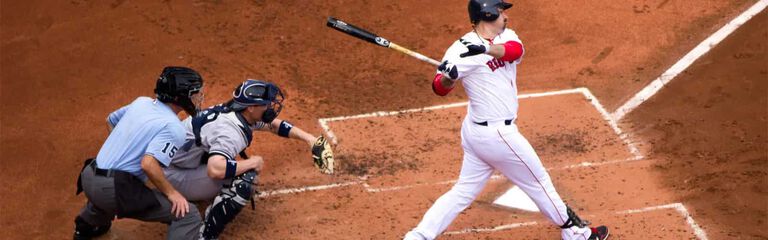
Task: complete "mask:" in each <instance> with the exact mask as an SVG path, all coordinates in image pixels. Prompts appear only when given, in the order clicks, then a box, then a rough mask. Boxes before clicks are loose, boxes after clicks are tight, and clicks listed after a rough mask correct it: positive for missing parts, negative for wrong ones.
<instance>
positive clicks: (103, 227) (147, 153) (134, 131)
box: [74, 67, 203, 239]
mask: <svg viewBox="0 0 768 240" xmlns="http://www.w3.org/2000/svg"><path fill="white" fill-rule="evenodd" d="M202 88H203V78H202V77H201V76H200V74H198V73H197V72H196V71H195V70H192V69H190V68H186V67H166V68H164V69H163V72H162V73H161V74H160V77H159V78H158V80H157V85H156V88H155V94H156V95H157V99H152V98H149V97H139V98H137V99H136V100H134V101H133V102H132V103H131V104H129V105H126V106H124V107H122V108H120V109H118V110H117V111H115V112H112V113H111V114H109V117H107V124H108V126H109V129H110V130H111V132H110V134H109V137H107V140H106V141H105V142H104V145H102V146H101V149H100V150H99V154H98V155H97V157H96V159H95V160H93V159H89V160H87V161H86V163H85V165H84V166H83V170H82V172H81V173H80V178H79V179H78V193H80V192H81V191H84V192H85V196H86V197H87V198H88V202H87V203H86V205H85V207H83V209H82V210H81V211H80V214H79V215H78V216H77V217H76V218H75V234H74V239H91V238H92V237H96V236H99V235H102V234H104V233H106V232H107V231H108V230H109V227H110V226H111V222H112V220H113V219H114V218H115V216H117V217H118V218H133V219H138V220H142V221H151V222H163V223H166V224H169V227H168V239H194V238H196V237H197V236H198V234H199V233H198V229H199V228H200V226H201V224H202V219H201V217H200V213H199V212H198V210H197V207H195V206H194V205H193V204H191V203H189V202H188V201H187V199H186V198H185V197H184V196H182V194H180V193H179V192H178V191H176V189H175V188H174V187H173V186H172V185H171V184H170V183H169V182H168V181H167V180H166V178H165V176H164V174H163V168H165V167H167V166H169V165H170V164H171V159H172V158H173V156H174V155H175V154H176V151H178V149H179V147H180V146H182V145H183V144H184V136H185V130H184V127H183V126H182V124H181V121H180V120H179V118H178V115H177V114H178V113H179V112H181V110H184V111H186V112H187V113H188V114H189V115H191V116H194V115H195V114H196V112H197V109H198V107H199V106H200V105H201V103H202V99H203V92H202ZM147 179H148V180H150V181H152V184H154V185H155V186H156V187H157V189H150V188H148V187H147V186H146V185H145V182H146V181H147Z"/></svg>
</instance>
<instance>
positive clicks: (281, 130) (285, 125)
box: [277, 120, 293, 138]
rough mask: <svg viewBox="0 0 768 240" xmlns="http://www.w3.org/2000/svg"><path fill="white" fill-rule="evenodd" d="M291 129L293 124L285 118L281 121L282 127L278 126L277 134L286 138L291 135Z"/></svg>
mask: <svg viewBox="0 0 768 240" xmlns="http://www.w3.org/2000/svg"><path fill="white" fill-rule="evenodd" d="M291 129H293V124H291V123H289V122H288V121H285V120H283V121H282V122H280V127H278V128H277V135H278V136H281V137H286V138H287V137H290V133H291Z"/></svg>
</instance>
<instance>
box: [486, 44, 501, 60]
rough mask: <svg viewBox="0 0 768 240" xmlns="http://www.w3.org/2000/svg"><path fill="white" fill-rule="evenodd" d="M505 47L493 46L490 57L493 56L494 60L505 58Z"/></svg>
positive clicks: (489, 53)
mask: <svg viewBox="0 0 768 240" xmlns="http://www.w3.org/2000/svg"><path fill="white" fill-rule="evenodd" d="M504 51H505V49H504V45H501V44H491V49H490V50H488V53H486V54H488V55H491V56H493V57H494V58H501V57H503V56H504Z"/></svg>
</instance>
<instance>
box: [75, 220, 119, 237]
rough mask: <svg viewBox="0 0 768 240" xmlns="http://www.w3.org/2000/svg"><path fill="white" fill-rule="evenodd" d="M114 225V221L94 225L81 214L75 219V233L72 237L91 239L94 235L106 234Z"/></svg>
mask: <svg viewBox="0 0 768 240" xmlns="http://www.w3.org/2000/svg"><path fill="white" fill-rule="evenodd" d="M110 227H112V222H110V223H108V224H107V225H104V226H98V227H94V226H91V225H90V224H88V223H86V222H85V221H84V220H83V219H82V218H80V217H79V216H78V217H77V218H76V219H75V234H74V236H73V237H72V239H74V240H90V239H92V238H94V237H98V236H101V235H104V234H105V233H107V231H109V228H110Z"/></svg>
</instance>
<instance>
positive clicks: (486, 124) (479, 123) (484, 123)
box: [473, 119, 512, 127]
mask: <svg viewBox="0 0 768 240" xmlns="http://www.w3.org/2000/svg"><path fill="white" fill-rule="evenodd" d="M473 123H475V124H477V125H480V126H486V127H487V126H488V121H485V122H473ZM504 125H507V126H509V125H512V119H507V120H504Z"/></svg>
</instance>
